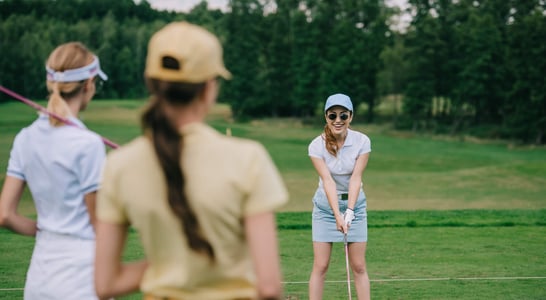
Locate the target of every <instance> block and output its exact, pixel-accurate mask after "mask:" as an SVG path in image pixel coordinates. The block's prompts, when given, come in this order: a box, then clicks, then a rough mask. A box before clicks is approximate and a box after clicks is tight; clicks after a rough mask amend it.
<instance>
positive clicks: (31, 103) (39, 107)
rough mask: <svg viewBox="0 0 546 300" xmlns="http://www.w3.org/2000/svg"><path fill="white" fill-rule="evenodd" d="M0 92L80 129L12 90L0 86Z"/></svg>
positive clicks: (105, 141) (107, 142) (106, 143)
mask: <svg viewBox="0 0 546 300" xmlns="http://www.w3.org/2000/svg"><path fill="white" fill-rule="evenodd" d="M0 91H2V92H4V93H5V94H7V95H9V96H11V97H13V98H15V99H17V100H19V101H21V102H23V103H25V104H27V105H28V106H30V107H32V108H34V109H36V110H38V111H40V112H42V113H44V114H46V115H48V116H51V117H53V118H55V119H57V120H59V121H61V122H63V123H65V124H66V125H70V126H75V127H78V128H80V127H79V126H78V125H76V124H75V123H74V122H72V121H70V120H69V119H67V118H63V117H61V116H59V115H57V114H54V113H52V112H50V111H48V110H47V109H46V108H45V107H43V106H40V105H39V104H38V103H36V102H34V101H32V100H29V99H26V98H25V97H23V96H21V95H19V94H17V93H15V92H14V91H12V90H9V89H7V88H5V87H3V86H1V85H0ZM101 139H102V141H103V142H104V144H105V145H107V146H110V147H111V148H112V149H116V148H118V147H119V145H117V144H116V143H114V142H112V141H110V140H108V139H107V138H104V137H102V136H101Z"/></svg>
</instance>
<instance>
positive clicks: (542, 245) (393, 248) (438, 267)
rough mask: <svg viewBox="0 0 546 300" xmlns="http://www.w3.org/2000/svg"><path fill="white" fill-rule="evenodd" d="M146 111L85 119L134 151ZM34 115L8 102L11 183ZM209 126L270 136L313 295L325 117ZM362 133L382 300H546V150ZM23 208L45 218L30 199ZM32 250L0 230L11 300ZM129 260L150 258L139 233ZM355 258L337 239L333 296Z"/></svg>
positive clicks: (296, 271) (225, 114) (2, 153)
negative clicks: (13, 150)
mask: <svg viewBox="0 0 546 300" xmlns="http://www.w3.org/2000/svg"><path fill="white" fill-rule="evenodd" d="M42 104H45V103H43V102H42ZM143 104H144V101H95V102H93V103H92V104H91V106H90V108H89V110H88V111H86V112H85V113H84V115H83V116H82V118H83V119H84V121H85V123H86V124H87V125H88V127H89V128H90V129H92V130H94V131H96V132H98V133H99V134H101V135H104V136H105V137H107V138H109V139H111V140H113V141H115V142H117V143H119V144H123V143H125V142H127V141H129V140H131V139H132V138H133V137H135V136H137V135H138V134H139V133H140V128H139V122H138V113H139V111H140V108H141V107H142V105H143ZM35 117H36V114H35V112H34V111H33V110H32V109H31V108H29V107H27V106H25V105H23V104H20V103H15V102H13V103H7V104H0V183H2V182H3V180H4V177H5V171H4V170H5V169H6V166H7V160H8V157H9V149H10V147H11V143H12V140H13V137H14V136H15V134H16V133H17V132H18V131H19V130H20V129H21V128H22V127H24V126H26V125H27V124H29V123H30V122H32V120H33V119H34V118H35ZM208 121H209V123H210V124H211V125H212V126H214V127H215V128H216V129H217V130H218V131H220V132H226V130H227V129H229V130H231V132H232V134H233V135H234V136H239V137H244V138H251V139H255V140H258V141H260V142H261V143H263V144H264V145H265V147H266V148H267V149H268V151H269V152H270V153H271V156H272V158H273V160H274V161H275V163H276V164H277V166H278V167H279V170H280V171H281V174H282V176H283V178H284V180H285V182H286V185H287V187H288V190H289V192H290V202H289V204H288V205H287V206H286V207H284V208H283V209H282V210H281V212H280V213H279V214H278V215H277V217H278V226H279V240H280V246H281V262H282V267H283V273H284V281H285V285H284V286H285V291H286V296H287V299H307V280H308V277H309V272H310V270H311V266H312V257H313V254H312V245H311V232H310V230H311V229H310V221H311V219H310V218H311V217H310V213H309V210H310V209H311V206H312V205H311V197H312V194H313V192H314V190H315V188H316V185H317V180H318V178H317V175H316V173H315V171H314V170H313V168H312V166H311V163H310V161H309V158H308V157H307V145H308V143H309V141H310V140H311V139H312V138H314V137H315V136H317V135H318V134H320V132H321V130H322V125H321V124H322V121H321V120H320V119H317V120H307V122H306V123H304V122H301V121H299V120H292V119H287V120H282V119H280V120H277V119H275V120H256V121H249V122H245V123H236V122H233V121H232V120H231V118H230V113H229V108H228V107H227V106H225V105H218V106H217V107H215V108H214V110H213V112H212V114H211V116H210V118H209V120H208ZM353 128H355V129H358V130H362V131H364V132H366V133H367V134H368V135H369V136H370V138H371V139H372V149H373V150H372V154H371V158H370V163H369V165H368V169H367V170H366V172H365V174H364V187H365V190H366V194H367V197H368V208H369V212H368V222H369V228H370V229H369V245H368V255H367V261H368V269H369V273H370V278H371V281H372V283H371V285H372V297H373V299H417V300H419V299H488V300H489V299H491V300H493V299H495V300H496V299H518V300H519V299H546V288H545V287H546V234H545V233H546V196H545V195H546V149H544V148H539V147H530V146H525V147H524V146H516V145H512V144H510V143H507V142H502V141H469V140H470V139H469V138H468V137H456V138H453V137H430V136H422V135H416V134H411V133H401V132H396V131H392V130H390V129H389V127H388V126H375V125H374V126H369V125H366V124H353ZM20 212H21V213H22V214H24V215H28V216H35V212H34V209H33V205H32V200H31V197H30V195H29V193H28V192H26V193H25V194H24V196H23V199H22V202H21V205H20ZM33 243H34V240H33V239H32V238H27V237H22V236H18V235H15V234H13V233H11V232H9V231H8V230H5V229H0V299H21V297H22V287H23V286H24V276H25V272H26V268H27V266H28V262H29V259H30V254H31V252H32V246H33ZM125 256H126V258H127V259H137V258H140V257H142V256H143V253H142V250H141V248H140V246H139V243H138V237H137V234H136V233H135V232H132V233H131V235H130V241H129V244H128V246H127V249H126V254H125ZM344 263H345V261H344V252H343V245H342V244H336V245H334V251H333V256H332V263H331V268H330V271H329V273H328V278H327V283H326V286H325V297H324V299H328V300H329V299H348V297H347V286H346V282H345V280H346V274H345V265H344ZM352 291H353V292H354V291H355V288H354V286H353V288H352ZM121 299H140V295H133V296H128V297H124V298H121ZM353 299H356V294H353Z"/></svg>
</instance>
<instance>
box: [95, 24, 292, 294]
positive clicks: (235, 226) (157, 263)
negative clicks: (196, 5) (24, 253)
mask: <svg viewBox="0 0 546 300" xmlns="http://www.w3.org/2000/svg"><path fill="white" fill-rule="evenodd" d="M230 76H231V75H230V73H229V72H228V71H227V70H226V68H225V67H224V63H223V60H222V47H221V45H220V43H219V41H218V39H217V38H216V37H215V36H214V35H213V34H211V33H210V32H208V31H206V30H205V29H203V28H201V27H199V26H196V25H192V24H189V23H186V22H174V23H171V24H168V25H167V26H165V27H164V28H162V29H161V30H159V31H158V32H156V33H155V34H154V35H153V36H152V38H151V40H150V42H149V45H148V56H147V60H146V70H145V78H146V84H147V87H148V89H149V91H150V93H151V100H150V104H149V106H148V108H147V110H146V111H145V112H144V114H143V116H142V124H143V129H144V134H143V136H141V137H138V138H136V139H135V140H133V141H132V142H130V143H129V144H128V145H126V146H123V147H121V148H120V149H118V150H116V151H113V152H112V153H110V154H109V156H108V158H107V161H106V164H105V168H104V172H103V179H102V182H101V189H100V192H99V195H98V203H97V218H98V222H97V251H96V273H95V286H96V290H97V293H98V295H99V296H101V297H103V298H108V297H114V296H117V295H123V294H127V293H130V292H133V291H136V290H137V289H139V288H140V290H141V291H142V292H143V293H144V298H145V299H185V300H192V299H200V300H201V299H208V300H213V299H280V297H281V295H282V285H281V272H280V266H279V265H280V263H279V256H278V244H277V238H276V226H275V217H274V211H275V210H276V209H277V208H279V207H280V206H282V205H284V204H285V203H286V201H287V200H288V194H287V192H286V188H285V186H284V183H283V182H282V179H281V177H280V174H279V172H278V170H277V169H276V167H275V166H274V164H273V162H272V160H271V158H270V156H269V154H268V153H267V152H266V150H265V149H264V148H263V146H261V145H260V144H258V143H256V142H253V141H250V140H245V139H240V138H233V137H228V136H224V135H221V134H220V133H218V132H217V131H215V130H214V129H212V128H211V127H209V126H208V125H206V124H205V123H204V119H205V117H206V115H207V113H208V111H209V109H210V107H211V106H212V105H214V103H215V102H216V97H217V94H218V89H219V86H218V81H217V77H223V78H225V79H229V78H230ZM129 226H132V227H133V228H135V229H136V231H137V232H138V234H139V237H140V239H141V242H142V246H143V248H144V252H145V256H146V259H145V260H144V261H139V262H134V263H130V264H129V263H123V262H121V258H120V257H121V254H122V250H123V247H124V242H125V239H126V237H127V232H128V227H129Z"/></svg>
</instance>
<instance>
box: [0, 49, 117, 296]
mask: <svg viewBox="0 0 546 300" xmlns="http://www.w3.org/2000/svg"><path fill="white" fill-rule="evenodd" d="M46 72H47V80H46V82H47V89H48V91H49V93H50V94H49V101H48V105H47V109H48V111H50V112H51V113H53V114H55V115H57V116H61V117H63V118H65V119H68V120H69V121H70V123H71V125H65V124H64V123H63V122H61V121H59V120H57V119H54V118H52V117H50V116H48V115H46V114H40V115H39V116H38V118H37V119H36V120H35V121H34V122H33V123H32V124H30V126H28V127H26V128H23V129H22V130H21V131H20V132H19V133H18V134H17V136H16V137H15V140H14V142H13V147H12V149H11V152H10V158H9V163H8V169H7V175H6V179H5V181H4V186H3V188H2V194H1V195H0V225H1V226H2V227H6V228H8V229H10V230H12V231H14V232H16V233H19V234H22V235H27V236H35V237H36V242H35V246H34V250H33V253H32V259H31V262H30V266H29V269H28V272H27V277H26V283H25V290H24V299H41V300H43V299H97V296H96V294H95V290H94V287H93V263H94V249H95V248H94V247H95V232H94V228H93V223H94V219H95V214H94V211H95V208H94V207H95V193H96V191H97V189H98V184H99V178H100V170H101V166H102V163H103V160H104V158H105V155H106V149H105V146H104V144H103V141H102V139H101V137H100V136H99V135H97V134H95V133H93V132H91V131H89V130H82V129H85V128H86V127H85V125H84V124H83V123H82V122H81V121H80V120H79V119H78V114H79V112H80V111H82V110H84V109H85V107H86V106H87V104H88V103H89V102H90V101H91V99H92V98H93V96H94V95H95V92H96V84H97V80H106V79H107V76H106V74H104V72H102V70H101V69H100V65H99V59H98V58H97V57H96V56H95V55H94V54H93V53H92V52H90V51H89V50H88V49H87V48H86V47H85V46H84V45H83V44H81V43H78V42H70V43H66V44H62V45H60V46H59V47H57V48H56V49H55V50H54V51H53V52H52V53H51V54H50V56H49V58H48V60H47V62H46ZM25 186H28V189H29V190H30V192H31V194H32V199H33V201H34V204H35V207H36V212H37V215H38V216H37V219H36V220H34V219H31V218H28V217H25V216H23V215H20V214H19V213H18V212H17V207H18V205H19V202H20V200H21V196H22V194H23V190H24V189H25Z"/></svg>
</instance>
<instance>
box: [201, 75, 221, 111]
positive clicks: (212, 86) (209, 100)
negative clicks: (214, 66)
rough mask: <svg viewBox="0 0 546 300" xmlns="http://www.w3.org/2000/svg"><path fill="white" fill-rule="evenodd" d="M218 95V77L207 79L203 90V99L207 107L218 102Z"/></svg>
mask: <svg viewBox="0 0 546 300" xmlns="http://www.w3.org/2000/svg"><path fill="white" fill-rule="evenodd" d="M217 97H218V81H217V79H210V80H207V82H206V83H205V89H204V90H203V101H205V104H206V105H207V107H211V106H213V105H214V104H215V103H216V98H217Z"/></svg>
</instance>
